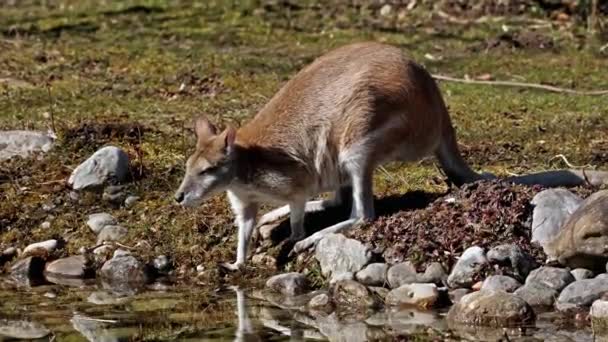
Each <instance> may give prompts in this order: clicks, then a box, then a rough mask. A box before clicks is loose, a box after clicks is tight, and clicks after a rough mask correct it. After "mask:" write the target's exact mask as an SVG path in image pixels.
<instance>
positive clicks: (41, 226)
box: [40, 221, 51, 229]
mask: <svg viewBox="0 0 608 342" xmlns="http://www.w3.org/2000/svg"><path fill="white" fill-rule="evenodd" d="M40 228H42V229H49V228H51V222H49V221H44V222H42V223H41V224H40Z"/></svg>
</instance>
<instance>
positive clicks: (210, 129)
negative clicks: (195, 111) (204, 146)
mask: <svg viewBox="0 0 608 342" xmlns="http://www.w3.org/2000/svg"><path fill="white" fill-rule="evenodd" d="M194 133H195V134H196V137H197V138H198V139H199V140H201V139H207V138H210V137H212V136H214V135H216V134H217V129H216V128H215V126H214V125H213V124H212V123H211V122H210V121H209V120H207V118H206V117H204V116H199V117H197V118H196V119H194Z"/></svg>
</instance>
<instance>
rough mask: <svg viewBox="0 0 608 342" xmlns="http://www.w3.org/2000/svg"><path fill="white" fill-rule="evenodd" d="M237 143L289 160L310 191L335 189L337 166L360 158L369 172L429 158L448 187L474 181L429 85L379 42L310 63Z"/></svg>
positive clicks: (408, 63) (475, 176)
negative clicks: (301, 172)
mask: <svg viewBox="0 0 608 342" xmlns="http://www.w3.org/2000/svg"><path fill="white" fill-rule="evenodd" d="M237 144H239V145H241V146H244V147H245V148H255V147H259V148H263V149H272V150H275V151H279V152H280V153H285V154H286V155H289V157H291V158H293V160H296V161H298V162H299V163H298V164H300V165H298V167H303V168H304V169H305V170H306V171H307V172H306V174H307V175H308V177H309V178H310V179H308V180H307V181H306V182H303V183H308V184H314V185H315V186H313V189H310V190H311V192H318V191H324V190H328V189H331V188H335V187H336V186H337V185H339V184H340V183H341V182H342V181H343V179H342V172H341V170H342V166H343V165H344V164H345V163H348V162H349V161H350V160H354V159H356V160H358V161H359V162H360V163H361V156H362V155H364V156H365V158H363V160H365V162H363V163H362V164H363V165H362V167H367V168H374V167H376V166H377V165H379V164H382V163H385V162H388V161H392V160H402V161H413V160H417V159H420V158H422V157H425V156H427V155H430V154H436V155H437V156H438V158H439V160H440V163H441V166H442V167H443V168H444V170H445V172H446V174H447V175H448V177H449V178H450V180H451V181H452V182H453V183H455V184H462V183H464V182H468V181H473V180H475V179H478V178H480V176H479V175H478V174H476V173H475V172H473V171H472V170H471V169H470V168H469V167H468V166H467V164H466V163H465V162H464V161H463V160H462V158H461V157H460V153H459V151H458V147H457V144H456V140H455V137H454V130H453V128H452V124H451V121H450V118H449V115H448V112H447V110H446V107H445V104H444V102H443V100H442V98H441V95H440V92H439V89H438V87H437V85H436V83H435V81H434V80H433V79H432V77H431V76H430V75H429V73H428V72H427V71H426V70H425V69H424V68H423V67H421V66H420V65H418V64H416V63H415V62H413V61H412V60H410V59H408V58H407V57H406V56H404V55H403V53H402V52H401V51H400V50H399V49H398V48H396V47H393V46H390V45H385V44H380V43H359V44H352V45H347V46H344V47H341V48H338V49H336V50H333V51H332V52H330V53H328V54H326V55H324V56H322V57H320V58H318V59H317V60H315V61H314V62H313V63H312V64H311V65H309V66H308V67H306V68H304V69H303V70H302V71H300V72H299V73H298V74H297V75H296V76H295V77H294V78H292V79H291V80H290V81H289V82H288V83H287V84H286V85H285V86H284V87H283V88H282V89H281V90H280V91H279V92H278V93H277V94H276V95H275V96H274V97H273V98H272V99H271V100H270V102H269V103H268V104H267V105H266V106H265V107H264V108H263V109H262V110H261V111H260V112H259V113H258V114H257V115H256V116H255V117H254V118H253V119H252V120H251V121H250V122H249V123H247V124H246V125H245V126H243V127H242V128H241V129H240V130H239V131H238V133H237ZM299 176H300V177H302V175H299ZM303 177H306V176H303Z"/></svg>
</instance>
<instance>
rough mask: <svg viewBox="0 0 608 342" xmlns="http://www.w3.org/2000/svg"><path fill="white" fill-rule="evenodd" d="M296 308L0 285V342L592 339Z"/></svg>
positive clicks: (544, 326)
mask: <svg viewBox="0 0 608 342" xmlns="http://www.w3.org/2000/svg"><path fill="white" fill-rule="evenodd" d="M299 305H300V304H299V303H298V301H297V300H293V301H292V300H284V299H277V298H276V297H274V298H273V297H272V296H270V297H269V296H266V295H265V294H264V292H263V291H257V290H242V289H238V288H226V289H218V290H215V291H211V292H209V291H208V290H206V289H203V288H197V287H187V288H186V287H177V286H167V285H160V284H154V285H152V286H150V287H149V288H146V289H139V290H134V289H130V288H121V289H116V288H109V287H107V286H105V284H83V283H80V282H67V283H65V284H64V285H54V284H26V285H24V284H15V283H13V282H11V281H10V280H8V279H0V341H5V340H7V341H8V340H15V339H19V338H27V339H37V340H40V341H132V340H135V341H139V340H152V341H166V340H179V341H226V340H228V341H230V340H236V341H280V340H331V341H367V340H394V339H399V340H416V341H426V340H432V341H443V340H456V341H457V340H463V339H466V340H484V341H486V340H499V339H501V340H504V341H516V340H519V341H593V335H592V333H591V330H590V329H589V328H588V327H579V328H575V327H570V328H564V327H563V322H562V323H560V324H559V325H558V324H557V323H555V321H556V317H555V316H554V315H553V314H549V313H548V314H541V315H539V317H538V320H537V323H536V326H534V327H526V328H519V329H508V330H507V329H481V328H468V329H466V328H456V329H453V328H454V327H451V328H452V329H453V330H451V329H450V327H449V326H448V324H447V322H446V320H445V312H439V311H417V310H397V311H381V312H375V313H350V314H347V313H340V314H336V313H332V314H323V313H316V314H313V313H310V312H309V313H306V312H304V311H299V310H297V309H292V308H295V307H297V306H299Z"/></svg>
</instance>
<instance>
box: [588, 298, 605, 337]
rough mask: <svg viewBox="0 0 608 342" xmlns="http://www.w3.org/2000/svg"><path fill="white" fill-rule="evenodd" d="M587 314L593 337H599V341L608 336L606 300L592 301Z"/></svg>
mask: <svg viewBox="0 0 608 342" xmlns="http://www.w3.org/2000/svg"><path fill="white" fill-rule="evenodd" d="M589 316H590V317H591V327H592V328H593V334H594V335H595V337H596V338H600V339H599V340H600V341H604V340H606V338H607V337H608V301H607V300H603V299H598V300H596V301H594V302H593V304H592V305H591V310H590V311H589Z"/></svg>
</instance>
